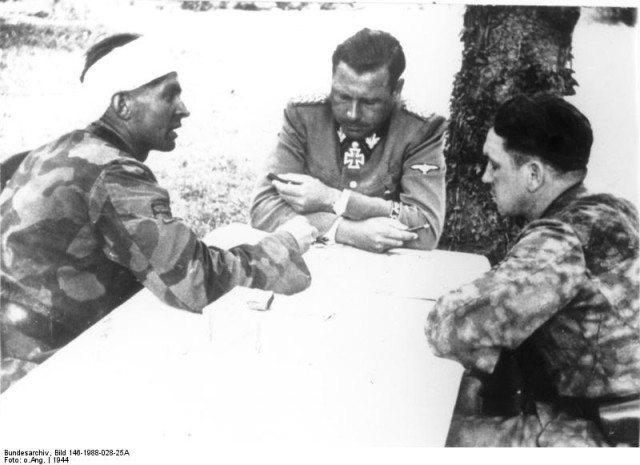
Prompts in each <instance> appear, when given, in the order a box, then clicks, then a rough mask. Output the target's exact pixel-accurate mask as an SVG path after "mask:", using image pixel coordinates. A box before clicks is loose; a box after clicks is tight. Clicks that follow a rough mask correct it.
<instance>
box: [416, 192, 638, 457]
mask: <svg viewBox="0 0 640 465" xmlns="http://www.w3.org/2000/svg"><path fill="white" fill-rule="evenodd" d="M638 270H639V268H638V214H637V211H636V209H635V207H634V206H633V205H632V204H631V203H630V202H628V201H625V200H622V199H618V198H615V197H613V196H611V195H608V194H598V195H590V194H588V193H587V191H586V189H585V188H584V186H583V185H582V184H579V185H578V186H575V187H573V188H571V189H569V190H568V191H566V192H565V193H564V194H562V195H561V196H559V197H558V198H557V199H556V200H555V201H554V202H553V203H552V205H551V206H550V207H549V208H548V209H547V211H546V212H545V213H544V215H542V217H541V218H540V219H538V220H535V221H532V222H531V223H529V224H528V225H527V226H526V227H525V228H524V230H523V231H522V233H521V234H520V235H519V237H518V238H517V240H516V242H515V246H514V247H513V248H512V249H511V250H510V251H509V253H508V254H507V256H506V257H505V259H504V260H503V261H502V262H501V263H500V264H498V265H497V266H495V267H494V268H493V269H492V270H490V271H489V272H487V273H486V274H485V275H484V276H482V277H481V278H479V279H477V280H476V281H474V282H472V283H470V284H467V285H465V286H462V287H461V288H459V289H457V290H455V291H453V292H451V293H449V294H448V295H445V296H443V297H441V298H440V299H439V300H438V302H437V303H436V305H435V306H434V308H433V309H432V310H431V312H430V314H429V316H428V320H427V324H426V327H425V330H426V335H427V339H428V342H429V345H430V346H431V348H432V350H433V352H434V353H435V354H436V355H439V356H442V357H446V358H450V359H453V360H457V361H459V362H461V363H462V364H463V365H464V366H465V367H467V368H472V369H476V370H480V371H481V372H487V373H490V372H491V371H492V370H493V368H494V366H495V364H496V362H497V360H498V356H499V354H500V352H501V351H502V349H503V348H504V349H515V348H517V347H518V346H519V345H521V344H522V343H523V342H524V341H525V340H527V343H528V344H529V343H530V344H532V346H533V347H534V349H535V350H536V351H537V352H538V353H539V355H540V357H541V360H542V361H543V366H542V367H539V371H540V372H541V373H544V375H545V377H546V378H548V379H549V380H550V381H549V382H550V384H551V385H552V386H553V389H554V390H555V391H556V393H555V394H556V395H557V396H562V397H569V398H582V399H585V398H586V399H598V398H619V397H624V396H628V395H633V394H638V393H639V392H640V326H639V325H640V320H639V300H638V292H639V281H638ZM547 407H549V406H546V407H543V406H542V405H539V409H538V413H539V418H538V419H537V420H536V421H535V422H534V423H533V424H526V425H525V423H526V421H525V420H526V419H524V418H519V419H516V421H517V422H520V425H521V426H523V425H524V430H522V429H521V430H520V431H519V432H518V433H515V431H516V429H515V426H514V424H513V423H512V424H507V423H504V425H503V426H505V428H503V429H502V430H500V428H499V427H496V428H495V429H493V431H492V432H491V434H492V435H493V439H494V440H496V441H498V437H499V436H500V432H503V433H507V434H506V436H505V437H506V439H505V442H504V443H500V444H499V445H510V444H508V442H509V441H510V440H513V441H521V442H524V443H527V441H530V442H529V443H527V444H528V445H542V444H543V443H546V442H553V441H560V442H562V441H563V439H562V438H563V435H562V434H558V428H559V429H560V430H563V429H564V431H565V432H566V433H567V435H566V436H564V438H565V439H566V443H571V442H572V440H573V439H576V440H577V441H578V442H579V441H582V440H583V439H584V441H585V442H586V443H591V444H592V445H593V444H594V441H595V442H598V440H597V439H596V440H594V441H591V439H593V438H590V435H591V433H593V432H592V431H591V432H590V431H587V430H588V429H589V428H586V429H583V428H582V427H581V426H580V427H578V428H576V429H573V430H572V429H571V422H570V421H564V420H563V421H560V420H558V422H555V423H554V421H553V420H552V419H553V418H556V419H557V418H559V417H556V416H554V415H555V414H551V413H549V410H548V408H547ZM552 407H553V406H551V407H549V408H552ZM544 409H546V413H544V414H543V413H542V410H544ZM552 410H553V408H552ZM565 420H566V418H565ZM576 424H577V423H576ZM467 426H468V424H467ZM494 426H495V425H494ZM583 426H584V425H583ZM554 428H555V429H554ZM523 431H524V432H523ZM545 431H546V432H551V431H555V432H554V434H548V435H545ZM576 435H577V436H576ZM596 436H597V434H596ZM509 438H510V439H509ZM481 439H482V438H478V437H476V438H474V440H475V441H476V443H475V444H474V445H480V444H478V443H477V442H478V441H480V440H481Z"/></svg>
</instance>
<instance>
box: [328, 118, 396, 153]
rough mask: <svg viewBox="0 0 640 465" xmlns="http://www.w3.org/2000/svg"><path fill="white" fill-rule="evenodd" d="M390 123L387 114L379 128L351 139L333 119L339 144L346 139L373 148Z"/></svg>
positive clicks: (383, 135) (382, 137)
mask: <svg viewBox="0 0 640 465" xmlns="http://www.w3.org/2000/svg"><path fill="white" fill-rule="evenodd" d="M390 123H391V116H389V118H387V120H386V121H385V122H384V124H383V125H382V126H380V128H379V129H377V130H376V131H374V132H372V133H371V134H369V135H367V136H365V137H363V138H361V139H352V138H350V137H347V135H346V134H345V133H344V132H343V131H342V128H341V127H340V126H339V125H338V122H337V121H335V122H334V124H335V128H336V133H337V134H338V141H340V144H342V143H343V142H344V141H345V140H348V141H354V140H355V141H358V142H359V143H360V144H361V145H362V144H366V146H367V147H368V148H369V149H370V150H373V149H374V148H375V146H376V145H377V144H378V142H380V141H381V140H382V139H384V137H385V136H386V135H387V132H389V125H390Z"/></svg>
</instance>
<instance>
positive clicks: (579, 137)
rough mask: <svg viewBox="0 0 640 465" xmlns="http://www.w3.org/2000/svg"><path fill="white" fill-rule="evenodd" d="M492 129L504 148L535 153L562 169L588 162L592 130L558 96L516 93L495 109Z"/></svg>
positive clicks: (576, 167) (525, 153)
mask: <svg viewBox="0 0 640 465" xmlns="http://www.w3.org/2000/svg"><path fill="white" fill-rule="evenodd" d="M493 129H494V131H495V133H496V134H497V135H498V136H500V137H502V138H503V139H505V149H506V150H513V151H515V152H518V153H521V154H524V155H534V156H537V157H539V158H541V159H543V160H545V161H546V162H548V163H549V164H550V165H551V166H553V167H554V168H556V169H558V170H559V171H561V172H565V171H572V170H578V169H583V168H586V167H587V164H588V163H589V156H590V154H591V145H592V144H593V132H592V130H591V124H590V123H589V120H588V119H587V117H586V116H585V115H583V114H582V113H581V112H580V111H579V110H578V109H577V108H576V107H574V106H573V105H571V104H570V103H569V102H567V101H565V100H564V99H562V98H561V97H558V96H555V95H551V94H547V93H543V94H537V95H533V96H528V95H517V96H515V97H512V98H510V99H509V100H507V101H506V102H504V103H503V104H502V105H501V106H500V108H499V109H498V111H497V113H496V115H495V118H494V122H493Z"/></svg>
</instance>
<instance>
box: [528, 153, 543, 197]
mask: <svg viewBox="0 0 640 465" xmlns="http://www.w3.org/2000/svg"><path fill="white" fill-rule="evenodd" d="M545 168H546V167H545V165H544V163H542V162H541V161H540V160H536V159H533V160H530V161H528V162H527V179H526V186H527V190H528V191H529V192H536V191H537V190H538V189H540V188H541V187H542V186H543V185H544V181H545V176H546V175H547V173H546V170H545Z"/></svg>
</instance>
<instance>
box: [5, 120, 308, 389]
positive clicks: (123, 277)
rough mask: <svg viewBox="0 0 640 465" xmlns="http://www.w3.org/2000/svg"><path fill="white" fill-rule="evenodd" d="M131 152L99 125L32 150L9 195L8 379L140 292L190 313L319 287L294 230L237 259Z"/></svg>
mask: <svg viewBox="0 0 640 465" xmlns="http://www.w3.org/2000/svg"><path fill="white" fill-rule="evenodd" d="M130 153H132V152H131V151H130V150H127V147H126V145H125V144H124V142H123V141H122V140H120V138H119V137H118V136H117V135H116V134H115V133H114V132H112V131H110V130H109V129H107V128H106V127H105V126H103V125H102V124H101V123H100V122H97V123H94V124H92V125H91V126H89V128H87V129H86V130H78V131H74V132H71V133H69V134H67V135H64V136H62V137H61V138H60V139H58V140H56V141H54V142H52V143H50V144H48V145H46V146H44V147H41V148H39V149H37V150H34V151H33V152H31V153H30V154H29V155H28V156H27V158H26V159H25V160H24V162H23V163H22V164H21V166H20V168H19V170H18V171H17V172H16V173H15V175H14V176H13V178H12V179H11V181H10V182H9V184H8V185H7V187H6V188H5V189H4V190H3V191H2V194H0V214H1V215H2V225H1V228H2V236H1V238H2V248H1V251H2V266H1V274H0V279H1V282H0V285H1V291H2V294H1V295H2V358H3V374H4V375H5V376H10V375H9V374H8V373H10V372H11V371H12V367H14V368H16V367H15V366H14V365H16V364H19V363H20V361H27V362H38V361H41V360H42V359H44V358H46V356H47V355H48V354H50V353H51V352H52V351H54V350H55V349H58V348H59V347H61V346H62V345H64V344H66V343H67V342H69V341H70V340H71V339H73V338H74V337H76V336H77V335H79V334H80V333H81V332H82V331H84V330H85V329H87V328H88V327H89V326H91V325H92V324H94V323H95V322H97V321H98V320H99V319H100V318H102V317H103V316H105V315H106V314H107V313H109V312H110V311H111V310H112V309H114V308H115V307H116V306H118V305H119V304H121V303H122V302H123V301H124V300H126V299H127V298H128V297H129V296H130V295H131V294H132V293H133V292H135V291H137V290H138V289H140V287H141V286H140V285H141V284H142V285H144V286H145V287H147V288H148V289H149V290H151V291H152V292H153V293H154V294H155V295H156V296H157V297H158V298H159V299H160V300H162V301H163V302H165V303H167V304H169V305H171V306H174V307H178V308H181V309H186V310H188V311H192V312H200V311H201V310H202V308H203V307H204V306H206V305H207V304H209V303H210V302H212V301H214V300H215V299H217V298H218V297H220V296H221V295H223V294H224V293H225V292H227V291H229V290H230V289H231V288H233V287H234V286H236V285H243V286H249V287H257V288H262V289H271V290H274V291H276V292H281V293H286V294H290V293H294V292H298V291H301V290H303V289H305V288H306V287H308V285H309V284H310V275H309V271H308V269H307V267H306V264H305V263H304V261H303V259H302V257H301V255H300V253H299V248H298V245H297V243H296V240H295V239H294V237H293V236H292V235H291V234H289V233H287V232H276V233H275V234H272V235H270V236H267V237H265V238H264V239H263V240H261V241H260V242H259V243H258V244H256V245H242V246H238V247H234V248H232V249H230V250H228V251H224V250H221V249H217V248H215V247H208V246H207V245H205V244H204V243H203V242H201V241H199V240H198V238H197V237H196V235H195V234H194V233H193V232H192V231H191V229H190V228H189V227H187V226H186V225H185V223H183V222H182V221H181V220H180V219H178V218H174V217H173V216H172V214H171V207H170V200H169V195H168V193H167V191H166V190H165V189H163V188H161V187H160V186H159V185H158V183H157V181H156V178H155V176H154V175H153V173H152V172H151V171H150V170H149V168H148V167H147V166H146V165H145V164H143V163H142V162H140V161H138V160H136V159H135V158H134V157H133V156H132V155H130ZM16 369H17V368H16ZM18 377H19V376H18ZM7 381H8V379H3V384H6V382H7ZM5 387H6V386H5Z"/></svg>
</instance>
